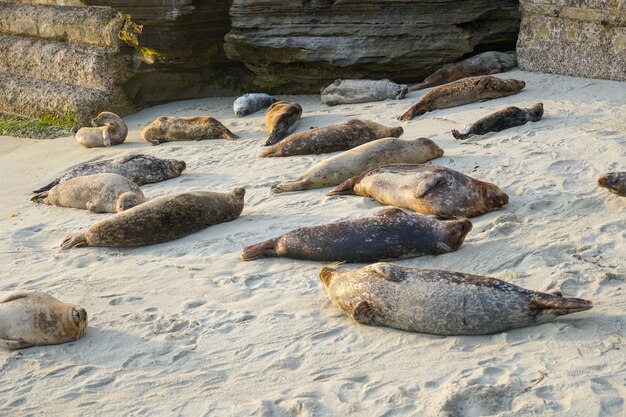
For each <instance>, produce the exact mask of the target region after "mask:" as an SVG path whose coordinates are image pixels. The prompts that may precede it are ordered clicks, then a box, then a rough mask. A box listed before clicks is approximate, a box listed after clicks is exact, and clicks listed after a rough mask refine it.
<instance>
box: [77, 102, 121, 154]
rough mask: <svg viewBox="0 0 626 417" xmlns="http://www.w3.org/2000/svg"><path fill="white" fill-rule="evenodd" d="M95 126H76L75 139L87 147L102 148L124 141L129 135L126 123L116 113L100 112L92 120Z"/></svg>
mask: <svg viewBox="0 0 626 417" xmlns="http://www.w3.org/2000/svg"><path fill="white" fill-rule="evenodd" d="M91 124H92V126H93V127H81V128H80V129H79V128H78V126H74V127H73V128H72V134H73V135H74V139H76V142H78V143H79V144H80V145H82V146H84V147H85V148H102V147H105V146H107V147H108V146H113V145H119V144H121V143H124V141H125V140H126V136H127V135H128V127H127V126H126V123H124V121H123V120H122V118H121V117H119V116H118V115H117V114H115V113H111V112H108V111H105V112H102V113H100V114H99V115H98V116H96V118H95V119H93V120H92V121H91Z"/></svg>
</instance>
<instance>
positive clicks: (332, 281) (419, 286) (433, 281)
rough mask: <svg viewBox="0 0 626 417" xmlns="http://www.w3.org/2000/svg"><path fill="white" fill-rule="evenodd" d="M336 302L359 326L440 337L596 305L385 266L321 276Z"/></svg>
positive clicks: (484, 280)
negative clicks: (368, 325) (380, 327)
mask: <svg viewBox="0 0 626 417" xmlns="http://www.w3.org/2000/svg"><path fill="white" fill-rule="evenodd" d="M320 280H321V281H322V283H323V284H324V287H325V288H326V291H327V292H328V295H329V296H330V299H331V301H332V302H333V304H334V305H335V306H337V307H338V308H339V310H341V312H342V313H343V314H345V315H346V316H348V317H351V318H352V319H354V320H355V321H357V322H358V323H363V324H370V325H380V326H388V327H394V328H396V329H402V330H408V331H412V332H418V333H429V334H437V335H446V336H448V335H479V334H490V333H496V332H502V331H506V330H509V329H513V328H517V327H526V326H533V325H536V324H541V323H546V322H548V321H551V320H554V319H556V318H557V317H559V316H563V315H566V314H572V313H577V312H579V311H585V310H589V309H590V308H592V307H593V303H592V302H591V301H587V300H582V299H580V298H566V297H563V295H562V294H560V293H557V294H546V293H543V292H537V291H531V290H527V289H524V288H521V287H518V286H517V285H513V284H509V283H508V282H504V281H500V280H498V279H495V278H489V277H484V276H480V275H470V274H463V273H460V272H449V271H439V270H432V269H417V268H410V267H406V266H400V265H394V264H392V263H387V262H381V263H376V264H373V265H369V266H366V267H363V268H359V269H355V270H351V271H342V270H338V269H336V268H332V267H324V268H323V269H322V271H321V273H320Z"/></svg>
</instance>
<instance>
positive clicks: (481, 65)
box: [409, 51, 517, 91]
mask: <svg viewBox="0 0 626 417" xmlns="http://www.w3.org/2000/svg"><path fill="white" fill-rule="evenodd" d="M516 65H517V56H516V54H515V51H509V52H497V51H489V52H483V53H482V54H478V55H475V56H473V57H471V58H467V59H464V60H463V61H459V62H453V63H452V64H448V65H446V66H444V67H443V68H441V69H439V70H437V71H435V72H434V73H433V74H431V75H430V76H428V77H427V78H426V79H425V80H424V81H423V82H421V83H419V84H413V85H410V86H409V91H417V90H421V89H423V88H429V87H436V86H438V85H443V84H448V83H451V82H453V81H457V80H460V79H462V78H467V77H475V76H478V75H490V74H497V73H499V72H506V71H510V70H512V69H513V68H515V66H516Z"/></svg>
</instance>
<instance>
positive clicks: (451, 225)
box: [241, 208, 472, 262]
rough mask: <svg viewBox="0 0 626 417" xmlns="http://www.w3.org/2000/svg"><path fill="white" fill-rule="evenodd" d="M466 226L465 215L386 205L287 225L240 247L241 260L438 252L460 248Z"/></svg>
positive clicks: (371, 257)
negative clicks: (359, 214)
mask: <svg viewBox="0 0 626 417" xmlns="http://www.w3.org/2000/svg"><path fill="white" fill-rule="evenodd" d="M471 229H472V222H470V221H469V220H467V219H463V220H452V221H443V220H438V219H436V218H434V217H429V216H422V215H419V214H415V213H409V212H406V211H403V210H400V209H397V208H390V209H384V210H381V211H379V212H378V213H376V214H375V215H373V216H368V217H363V218H360V219H356V220H347V221H342V222H335V223H329V224H324V225H320V226H313V227H303V228H300V229H296V230H292V231H291V232H289V233H286V234H284V235H282V236H279V237H277V238H275V239H270V240H267V241H265V242H262V243H258V244H256V245H252V246H249V247H247V248H245V249H244V251H243V253H242V254H241V259H242V260H244V261H251V260H254V259H260V258H267V257H286V258H295V259H309V260H313V261H339V262H368V261H378V260H383V259H400V258H411V257H415V256H421V255H439V254H443V253H448V252H454V251H456V250H457V249H458V248H460V247H461V245H462V244H463V241H464V240H465V236H466V235H467V234H468V233H469V231H470V230H471Z"/></svg>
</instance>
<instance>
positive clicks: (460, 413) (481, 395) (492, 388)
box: [441, 385, 518, 417]
mask: <svg viewBox="0 0 626 417" xmlns="http://www.w3.org/2000/svg"><path fill="white" fill-rule="evenodd" d="M517 394H518V393H517V392H516V390H514V389H513V388H512V387H510V386H508V385H498V386H496V385H472V386H469V387H467V388H464V389H461V390H460V391H458V392H456V393H454V394H452V395H451V396H450V397H448V399H446V401H445V402H444V403H443V406H442V407H441V414H442V415H444V416H446V417H467V416H492V415H496V414H499V413H502V412H504V411H509V410H510V409H511V403H512V401H513V398H515V396H516V395H517Z"/></svg>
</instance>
